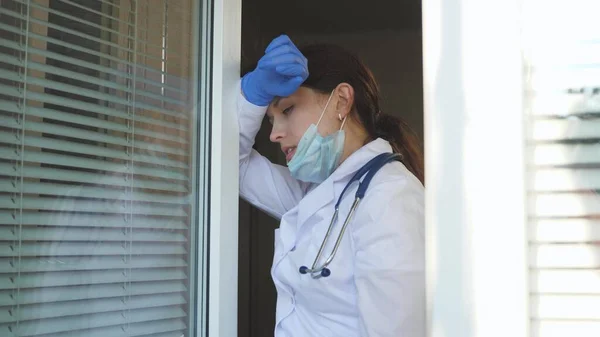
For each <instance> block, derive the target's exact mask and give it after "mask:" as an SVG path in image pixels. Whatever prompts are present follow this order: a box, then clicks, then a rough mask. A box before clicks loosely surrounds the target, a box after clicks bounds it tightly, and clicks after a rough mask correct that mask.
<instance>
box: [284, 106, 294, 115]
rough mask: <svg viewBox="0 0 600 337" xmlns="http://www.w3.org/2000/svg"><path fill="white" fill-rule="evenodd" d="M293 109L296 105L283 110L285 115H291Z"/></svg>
mask: <svg viewBox="0 0 600 337" xmlns="http://www.w3.org/2000/svg"><path fill="white" fill-rule="evenodd" d="M292 110H294V106H293V105H290V107H289V108H286V109H284V110H283V114H284V115H289V114H290V113H291V112H292Z"/></svg>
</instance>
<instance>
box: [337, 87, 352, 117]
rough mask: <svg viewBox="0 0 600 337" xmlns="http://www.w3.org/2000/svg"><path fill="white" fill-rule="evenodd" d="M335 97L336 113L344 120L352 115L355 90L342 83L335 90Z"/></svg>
mask: <svg viewBox="0 0 600 337" xmlns="http://www.w3.org/2000/svg"><path fill="white" fill-rule="evenodd" d="M335 95H336V96H337V100H336V107H335V110H336V111H335V112H336V113H337V114H339V115H340V116H341V117H342V119H344V118H345V117H346V116H348V115H349V114H350V112H351V111H352V106H353V105H354V88H353V87H352V86H351V85H350V84H348V83H340V84H339V85H338V86H337V87H336V88H335Z"/></svg>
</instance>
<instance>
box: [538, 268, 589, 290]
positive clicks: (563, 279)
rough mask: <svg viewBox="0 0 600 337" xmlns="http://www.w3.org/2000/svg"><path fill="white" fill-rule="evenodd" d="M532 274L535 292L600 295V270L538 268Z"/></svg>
mask: <svg viewBox="0 0 600 337" xmlns="http://www.w3.org/2000/svg"><path fill="white" fill-rule="evenodd" d="M530 276H531V277H530V289H531V291H532V292H533V293H547V294H581V295H586V294H593V295H598V296H600V270H577V269H572V270H536V271H533V272H532V273H531V275H530ZM573 285H576V286H573Z"/></svg>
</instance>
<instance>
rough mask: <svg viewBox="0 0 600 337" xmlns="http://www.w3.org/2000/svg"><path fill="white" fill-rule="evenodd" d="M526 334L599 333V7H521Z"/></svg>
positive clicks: (588, 3)
mask: <svg viewBox="0 0 600 337" xmlns="http://www.w3.org/2000/svg"><path fill="white" fill-rule="evenodd" d="M524 3H525V6H524V9H525V11H524V13H525V15H524V18H523V19H524V20H523V22H524V30H523V32H524V36H525V40H524V50H525V53H524V56H525V61H526V74H527V78H526V88H527V91H526V93H525V97H526V102H527V106H526V111H527V113H528V114H527V117H528V120H529V124H530V128H529V132H528V138H529V148H528V151H529V154H530V155H529V156H528V167H527V169H528V175H529V181H530V183H529V191H528V195H529V230H530V231H529V237H530V240H529V252H530V261H529V265H530V296H531V323H532V324H531V335H532V336H536V337H559V336H560V337H562V336H577V337H591V336H594V337H596V336H600V194H599V193H598V192H599V191H600V29H599V28H598V27H599V26H598V19H597V15H598V13H599V12H600V2H598V1H596V0H576V1H569V2H566V1H541V0H525V1H524Z"/></svg>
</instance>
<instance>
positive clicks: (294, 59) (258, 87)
mask: <svg viewBox="0 0 600 337" xmlns="http://www.w3.org/2000/svg"><path fill="white" fill-rule="evenodd" d="M307 78H308V61H307V60H306V58H305V57H304V55H302V53H301V52H300V51H299V50H298V48H297V47H296V46H295V45H294V43H293V42H292V41H291V40H290V38H289V37H287V36H286V35H281V36H279V37H277V38H275V39H274V40H273V41H271V43H270V44H269V46H268V47H267V49H266V50H265V55H264V56H263V57H262V58H261V59H260V60H259V61H258V65H257V66H256V69H254V70H253V71H251V72H250V73H248V74H246V75H244V77H243V78H242V91H243V92H244V96H245V97H246V99H247V100H248V102H250V103H252V104H254V105H258V106H267V105H269V103H271V101H272V100H273V99H274V98H275V97H276V96H279V97H286V96H289V95H291V94H293V93H294V92H295V91H296V90H298V88H299V87H300V85H301V84H302V82H304V81H305V80H306V79H307Z"/></svg>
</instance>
